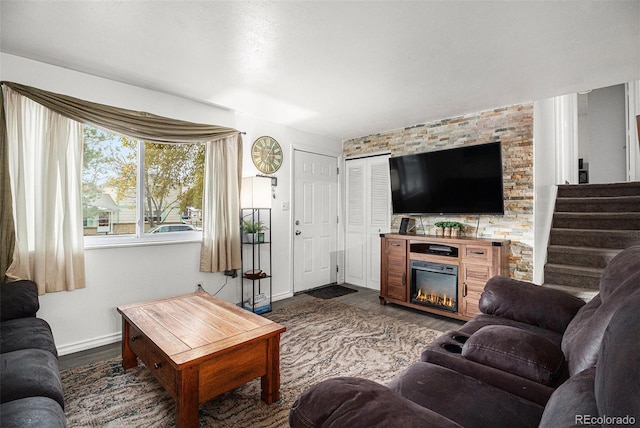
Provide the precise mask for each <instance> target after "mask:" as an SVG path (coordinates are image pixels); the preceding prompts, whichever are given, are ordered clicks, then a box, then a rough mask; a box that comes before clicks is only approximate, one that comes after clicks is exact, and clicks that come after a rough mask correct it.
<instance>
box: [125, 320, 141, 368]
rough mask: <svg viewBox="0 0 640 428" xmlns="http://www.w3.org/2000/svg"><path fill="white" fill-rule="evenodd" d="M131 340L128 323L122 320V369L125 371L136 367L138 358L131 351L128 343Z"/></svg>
mask: <svg viewBox="0 0 640 428" xmlns="http://www.w3.org/2000/svg"><path fill="white" fill-rule="evenodd" d="M130 340H131V334H130V331H129V323H128V322H127V321H126V320H125V319H124V318H123V319H122V368H123V369H125V370H127V369H130V368H133V367H136V366H137V365H138V358H137V357H136V354H135V353H134V352H133V351H132V350H131V347H130V346H129V341H130Z"/></svg>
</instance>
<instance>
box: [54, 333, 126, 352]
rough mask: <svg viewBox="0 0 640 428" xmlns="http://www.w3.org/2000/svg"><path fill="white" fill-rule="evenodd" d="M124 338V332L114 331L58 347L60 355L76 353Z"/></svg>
mask: <svg viewBox="0 0 640 428" xmlns="http://www.w3.org/2000/svg"><path fill="white" fill-rule="evenodd" d="M120 340H122V333H121V332H117V333H112V334H108V335H106V336H100V337H96V338H93V339H89V340H82V341H80V342H75V343H70V344H68V345H62V346H59V347H57V349H58V355H59V356H62V355H68V354H74V353H76V352H80V351H86V350H88V349H92V348H97V347H98V346H104V345H110V344H112V343H116V342H119V341H120Z"/></svg>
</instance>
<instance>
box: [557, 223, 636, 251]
mask: <svg viewBox="0 0 640 428" xmlns="http://www.w3.org/2000/svg"><path fill="white" fill-rule="evenodd" d="M638 244H640V230H593V229H556V228H552V229H551V234H550V236H549V245H563V246H570V247H596V248H609V249H611V248H614V249H621V250H622V249H624V248H627V247H631V246H633V245H638Z"/></svg>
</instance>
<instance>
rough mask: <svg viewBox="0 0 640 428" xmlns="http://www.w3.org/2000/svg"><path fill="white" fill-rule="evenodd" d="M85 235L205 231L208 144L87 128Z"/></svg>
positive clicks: (135, 234) (83, 193) (149, 234)
mask: <svg viewBox="0 0 640 428" xmlns="http://www.w3.org/2000/svg"><path fill="white" fill-rule="evenodd" d="M83 156H84V158H83V175H82V181H83V182H82V208H83V223H84V235H85V236H89V235H129V236H137V237H143V236H151V235H152V234H154V235H155V234H165V233H168V232H187V233H191V234H195V233H200V231H201V228H202V215H201V213H202V192H203V180H204V156H205V145H204V144H157V143H150V142H148V141H145V142H141V141H138V140H136V139H133V138H129V137H126V136H121V135H115V134H112V133H109V132H106V131H103V130H100V129H97V128H93V127H90V126H85V127H84V152H83Z"/></svg>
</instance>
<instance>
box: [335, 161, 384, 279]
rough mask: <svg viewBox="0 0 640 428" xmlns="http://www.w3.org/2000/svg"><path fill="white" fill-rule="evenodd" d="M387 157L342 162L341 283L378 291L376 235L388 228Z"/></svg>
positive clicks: (378, 269) (377, 237)
mask: <svg viewBox="0 0 640 428" xmlns="http://www.w3.org/2000/svg"><path fill="white" fill-rule="evenodd" d="M388 159H389V156H388V155H384V156H375V157H369V158H362V159H354V160H348V161H346V188H347V189H346V205H347V206H346V208H347V213H346V234H345V238H346V239H345V258H346V263H345V281H346V282H348V283H350V284H354V285H360V286H362V287H367V288H372V289H379V288H380V234H381V233H387V232H389V230H390V224H391V190H390V184H389V161H388Z"/></svg>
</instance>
